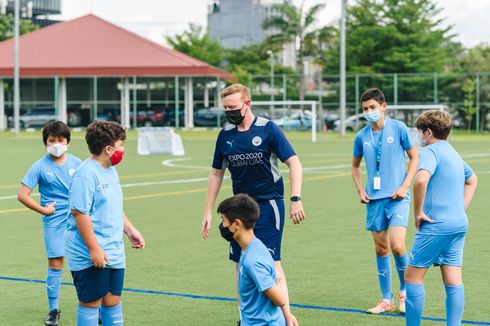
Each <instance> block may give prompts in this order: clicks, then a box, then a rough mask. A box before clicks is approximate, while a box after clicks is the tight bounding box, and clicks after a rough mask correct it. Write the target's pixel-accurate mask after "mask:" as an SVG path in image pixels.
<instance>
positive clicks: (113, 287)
mask: <svg viewBox="0 0 490 326" xmlns="http://www.w3.org/2000/svg"><path fill="white" fill-rule="evenodd" d="M71 275H72V276H73V284H74V285H75V288H76V289H77V296H78V301H80V302H92V301H97V300H99V299H101V298H103V297H104V296H105V295H106V294H107V293H109V292H110V293H112V294H114V295H118V296H121V294H122V290H123V285H124V268H121V269H114V268H95V267H94V266H92V267H89V268H86V269H82V270H81V271H76V272H74V271H72V272H71Z"/></svg>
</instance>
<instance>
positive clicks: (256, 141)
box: [252, 136, 262, 146]
mask: <svg viewBox="0 0 490 326" xmlns="http://www.w3.org/2000/svg"><path fill="white" fill-rule="evenodd" d="M252 144H253V145H254V146H260V144H262V138H260V137H259V136H255V137H254V138H253V139H252Z"/></svg>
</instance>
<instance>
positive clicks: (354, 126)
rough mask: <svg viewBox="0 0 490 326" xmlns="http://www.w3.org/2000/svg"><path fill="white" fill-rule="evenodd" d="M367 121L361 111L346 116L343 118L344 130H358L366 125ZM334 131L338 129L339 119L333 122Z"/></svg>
mask: <svg viewBox="0 0 490 326" xmlns="http://www.w3.org/2000/svg"><path fill="white" fill-rule="evenodd" d="M367 124H368V122H367V121H366V119H365V118H364V117H363V115H362V113H360V114H354V115H351V116H349V117H347V118H345V130H346V131H358V130H360V129H362V128H364V126H366V125H367ZM333 129H334V130H335V131H340V120H336V121H335V122H334V128H333Z"/></svg>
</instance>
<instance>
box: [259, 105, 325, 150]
mask: <svg viewBox="0 0 490 326" xmlns="http://www.w3.org/2000/svg"><path fill="white" fill-rule="evenodd" d="M250 105H251V107H252V110H253V112H254V114H255V115H256V116H260V117H264V118H267V119H269V120H272V121H274V122H275V123H276V124H277V125H278V126H279V127H280V128H281V129H282V130H284V131H293V130H294V131H304V132H309V133H311V141H313V142H315V141H316V133H317V130H318V129H319V128H320V124H319V119H318V118H317V117H318V112H317V109H318V102H316V101H252V103H251V104H250Z"/></svg>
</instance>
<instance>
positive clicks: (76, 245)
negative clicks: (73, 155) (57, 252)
mask: <svg viewBox="0 0 490 326" xmlns="http://www.w3.org/2000/svg"><path fill="white" fill-rule="evenodd" d="M70 210H76V211H79V212H80V213H82V214H85V215H88V216H90V220H91V221H92V226H93V228H94V233H95V237H96V238H97V242H98V244H99V245H100V247H101V248H102V250H104V252H105V253H106V255H107V257H108V259H109V262H110V263H109V264H108V265H107V267H108V268H125V266H126V258H125V252H124V242H123V230H124V215H123V214H124V210H123V193H122V189H121V185H120V184H119V176H118V174H117V171H116V169H115V168H114V167H113V166H111V167H109V168H107V169H106V168H104V167H102V165H100V163H98V162H97V161H95V160H93V159H91V158H89V159H87V160H85V161H83V163H82V164H80V166H79V168H78V169H77V171H76V172H75V176H74V177H73V181H72V183H71V186H70ZM65 250H66V255H67V257H68V264H69V266H70V269H71V270H72V271H79V270H82V269H86V268H88V267H91V266H92V263H91V262H90V253H89V250H88V248H87V246H86V245H85V242H84V240H83V239H82V236H81V235H80V232H79V231H78V228H77V225H76V222H75V218H74V217H73V215H72V214H70V215H69V216H68V223H67V229H66V232H65Z"/></svg>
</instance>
